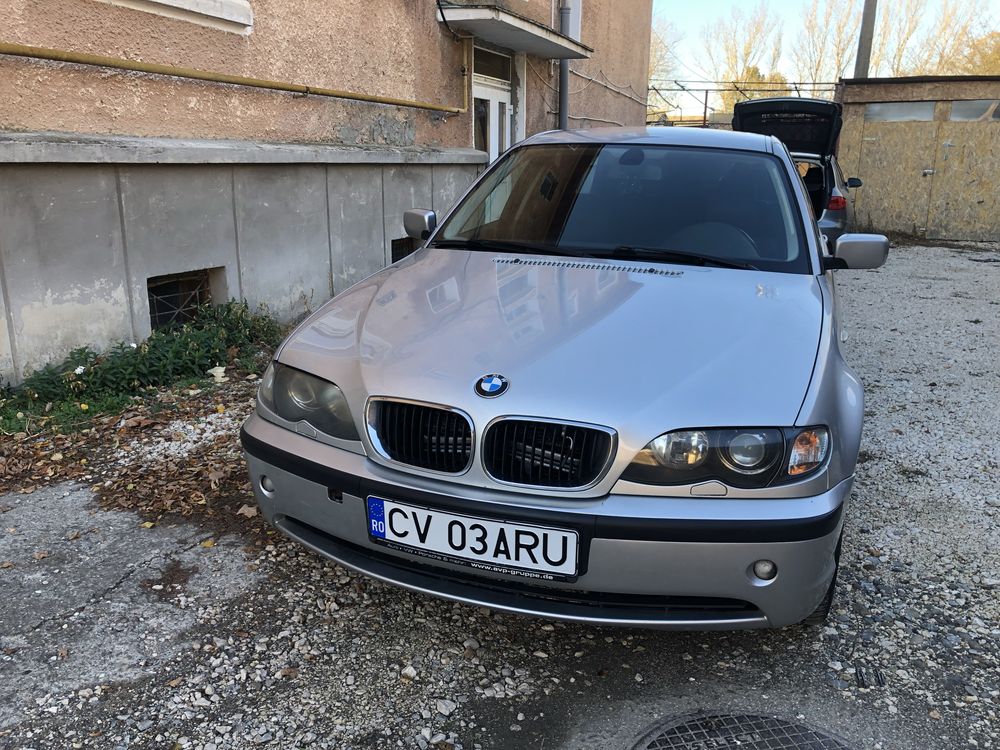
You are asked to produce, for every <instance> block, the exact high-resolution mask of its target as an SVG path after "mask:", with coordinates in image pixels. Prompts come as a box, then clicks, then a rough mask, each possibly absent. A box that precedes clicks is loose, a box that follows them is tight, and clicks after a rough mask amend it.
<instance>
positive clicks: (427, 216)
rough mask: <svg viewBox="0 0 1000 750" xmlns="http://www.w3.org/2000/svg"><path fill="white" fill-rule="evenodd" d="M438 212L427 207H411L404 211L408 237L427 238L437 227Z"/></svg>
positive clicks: (404, 225)
mask: <svg viewBox="0 0 1000 750" xmlns="http://www.w3.org/2000/svg"><path fill="white" fill-rule="evenodd" d="M437 223H438V220H437V214H436V213H434V212H433V211H428V210H427V209H426V208H411V209H410V210H409V211H403V229H405V230H406V234H407V236H408V237H412V238H413V239H415V240H426V239H427V238H428V237H430V236H431V232H433V231H434V228H435V227H437Z"/></svg>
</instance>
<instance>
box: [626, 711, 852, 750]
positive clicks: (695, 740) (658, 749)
mask: <svg viewBox="0 0 1000 750" xmlns="http://www.w3.org/2000/svg"><path fill="white" fill-rule="evenodd" d="M732 747H738V748H740V750H850V748H849V747H848V746H847V745H845V744H844V743H843V742H841V741H840V740H838V739H835V738H833V737H830V736H829V735H827V734H823V733H822V732H818V731H816V730H815V729H810V728H809V727H806V726H802V725H801V724H794V723H792V722H790V721H784V720H783V719H775V718H772V717H770V716H734V715H732V714H714V715H713V714H706V715H701V716H683V717H681V718H679V719H671V720H670V721H668V722H666V723H665V724H660V725H659V726H658V727H656V728H655V729H653V730H652V731H651V732H649V733H647V734H646V736H645V737H643V738H642V739H641V740H639V742H638V743H637V744H636V745H635V748H634V750H719V749H720V748H732Z"/></svg>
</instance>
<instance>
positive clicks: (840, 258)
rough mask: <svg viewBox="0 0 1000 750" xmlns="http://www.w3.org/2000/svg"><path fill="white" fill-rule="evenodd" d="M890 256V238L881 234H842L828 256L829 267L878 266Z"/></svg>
mask: <svg viewBox="0 0 1000 750" xmlns="http://www.w3.org/2000/svg"><path fill="white" fill-rule="evenodd" d="M887 257H889V239H888V238H887V237H885V236H884V235H881V234H842V235H840V238H839V239H838V240H837V245H836V246H835V247H834V250H833V257H832V258H827V264H826V265H827V268H856V269H861V268H878V267H879V266H881V265H882V264H883V263H885V259H886V258H887Z"/></svg>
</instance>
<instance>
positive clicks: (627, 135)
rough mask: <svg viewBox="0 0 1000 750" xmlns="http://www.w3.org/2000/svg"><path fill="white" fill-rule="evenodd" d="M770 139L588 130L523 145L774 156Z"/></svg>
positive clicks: (549, 134) (693, 131)
mask: <svg viewBox="0 0 1000 750" xmlns="http://www.w3.org/2000/svg"><path fill="white" fill-rule="evenodd" d="M771 140H772V139H771V136H766V135H760V134H758V133H738V132H734V131H732V130H714V129H709V128H693V127H676V126H668V127H657V126H650V127H631V128H588V129H585V130H548V131H546V132H544V133H538V134H536V135H533V136H531V137H530V138H527V139H526V140H524V141H522V142H521V144H520V145H525V146H528V145H530V146H536V145H539V144H556V143H563V144H570V143H592V144H603V143H614V144H628V145H635V146H639V145H642V146H699V147H702V148H727V149H735V150H739V151H760V152H763V153H771V152H772V147H771Z"/></svg>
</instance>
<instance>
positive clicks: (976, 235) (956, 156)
mask: <svg viewBox="0 0 1000 750" xmlns="http://www.w3.org/2000/svg"><path fill="white" fill-rule="evenodd" d="M937 125H938V131H937V154H936V158H935V160H934V161H935V164H934V175H933V178H932V180H931V185H932V188H931V194H930V207H929V211H928V214H927V236H928V237H932V238H934V239H966V240H997V239H1000V224H998V220H997V212H998V211H1000V205H998V201H997V195H1000V101H997V100H989V99H980V100H967V101H956V102H952V103H951V111H950V113H949V116H948V119H947V120H945V121H944V122H939V123H937Z"/></svg>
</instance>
